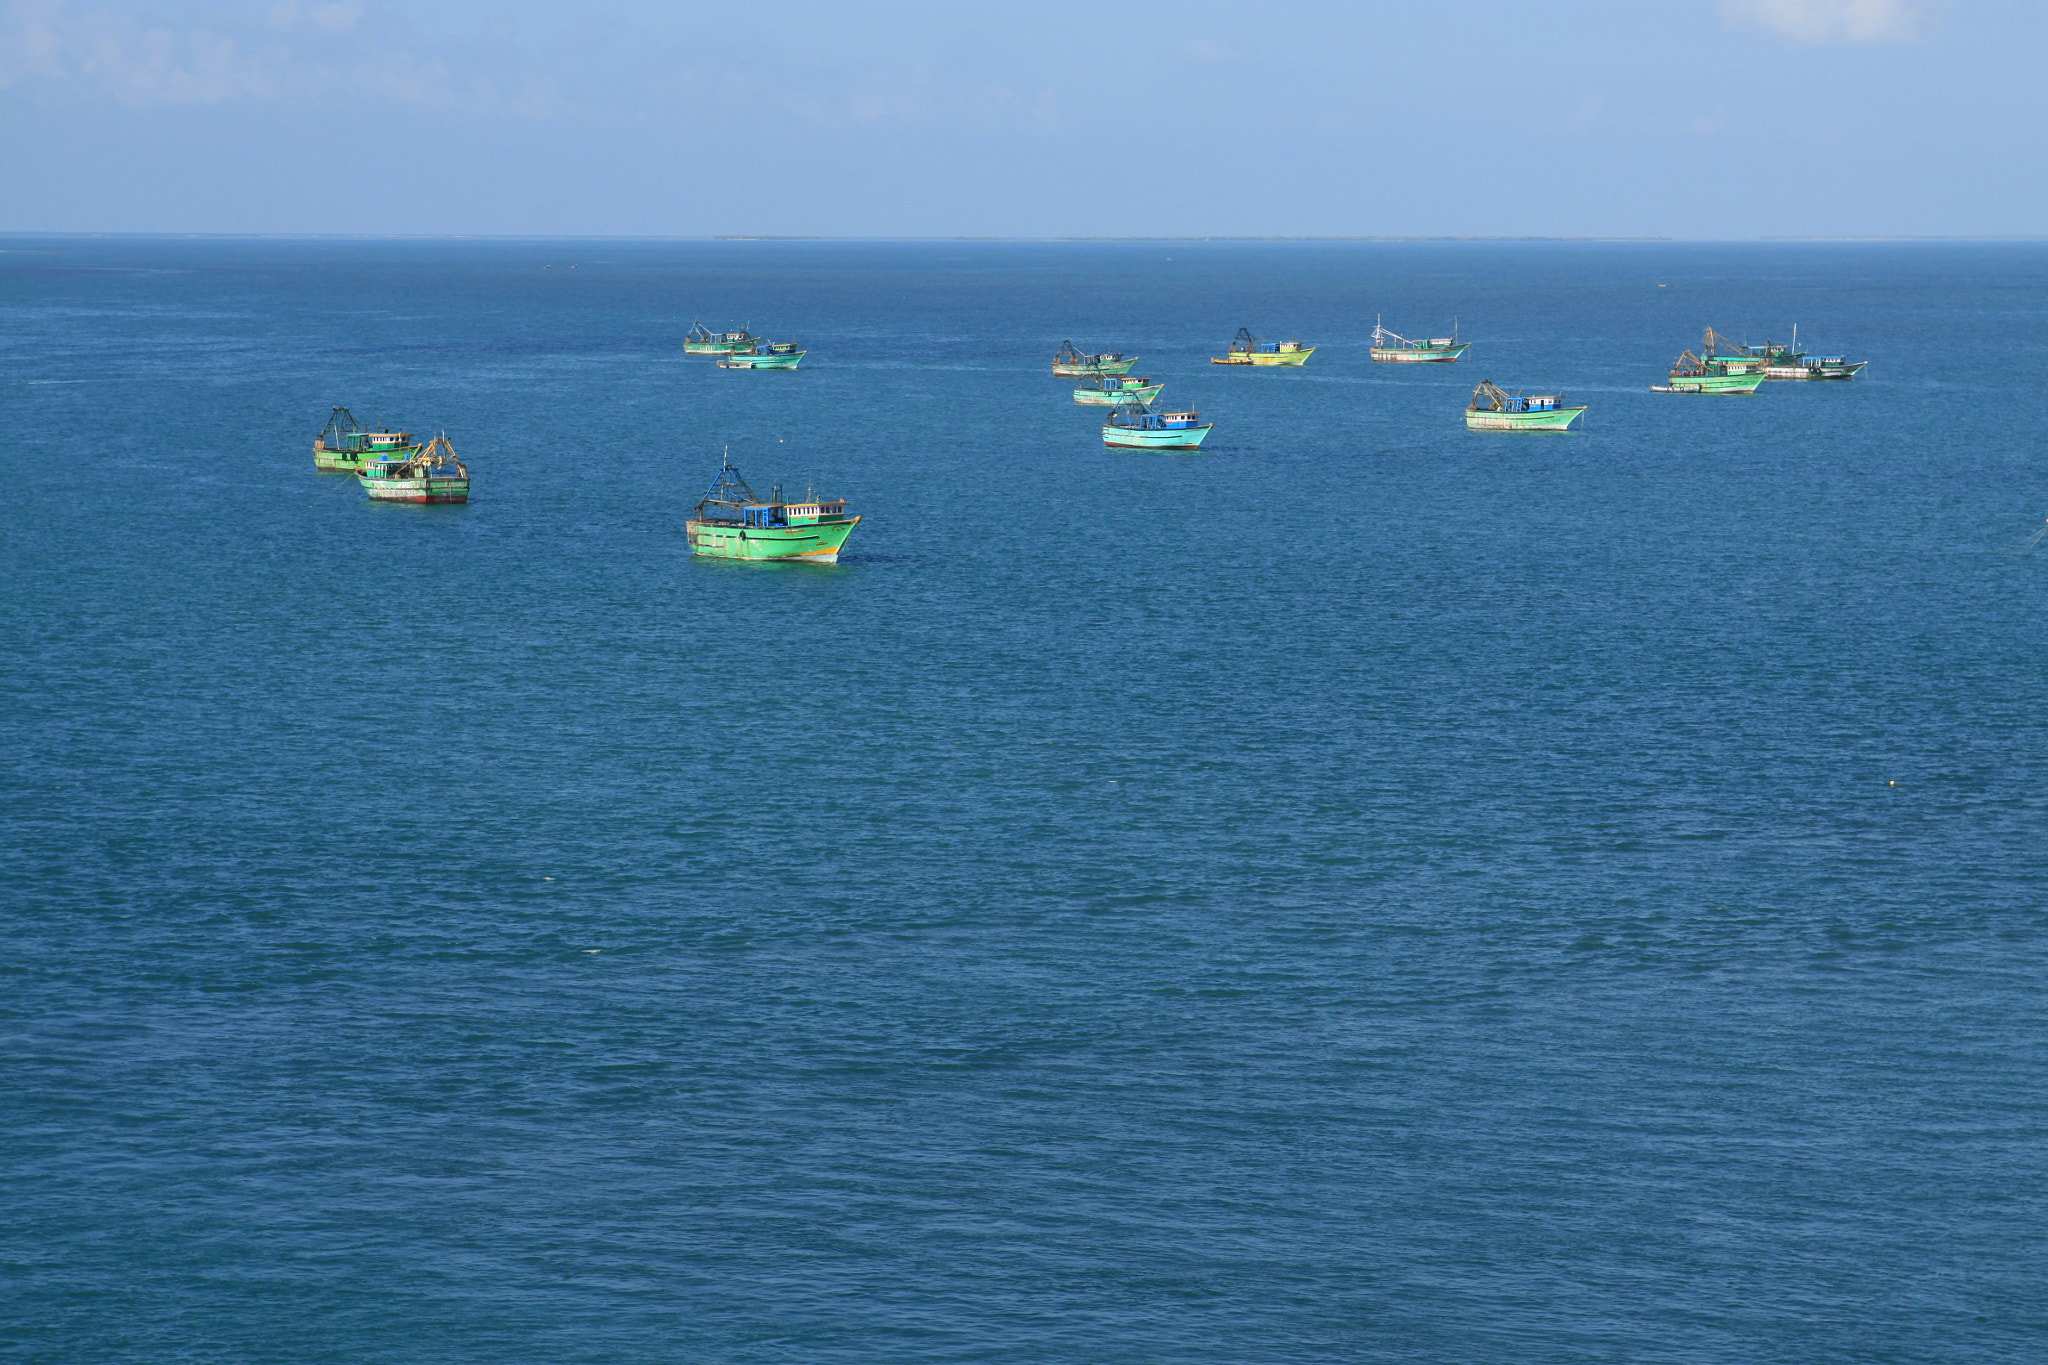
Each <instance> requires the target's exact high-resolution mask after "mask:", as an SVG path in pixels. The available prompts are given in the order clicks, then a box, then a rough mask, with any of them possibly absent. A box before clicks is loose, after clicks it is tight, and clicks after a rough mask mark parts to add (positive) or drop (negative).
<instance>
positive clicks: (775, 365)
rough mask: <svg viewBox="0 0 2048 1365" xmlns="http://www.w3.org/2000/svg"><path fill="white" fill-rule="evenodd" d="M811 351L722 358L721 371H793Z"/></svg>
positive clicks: (719, 363) (720, 362)
mask: <svg viewBox="0 0 2048 1365" xmlns="http://www.w3.org/2000/svg"><path fill="white" fill-rule="evenodd" d="M809 354H810V352H809V351H794V352H792V353H790V354H789V355H729V356H724V357H721V358H720V360H719V362H718V368H720V369H721V370H793V369H795V368H796V367H797V362H798V361H800V360H802V359H803V358H804V357H805V356H807V355H809Z"/></svg>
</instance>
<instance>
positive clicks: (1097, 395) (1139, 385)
mask: <svg viewBox="0 0 2048 1365" xmlns="http://www.w3.org/2000/svg"><path fill="white" fill-rule="evenodd" d="M1165 387H1166V382H1165V381H1164V380H1161V381H1160V382H1159V383H1157V384H1155V383H1153V382H1152V381H1151V380H1149V379H1141V378H1138V377H1137V376H1134V375H1128V374H1092V375H1089V376H1088V377H1087V378H1085V379H1083V380H1082V381H1081V383H1080V386H1079V387H1078V388H1076V389H1075V390H1074V401H1075V402H1076V403H1081V404H1085V405H1087V406H1089V407H1098V408H1100V407H1111V408H1113V407H1115V406H1116V405H1117V404H1118V403H1150V402H1151V401H1152V400H1153V399H1155V398H1157V397H1158V396H1159V391H1160V390H1161V389H1163V388H1165Z"/></svg>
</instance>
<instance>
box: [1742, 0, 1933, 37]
mask: <svg viewBox="0 0 2048 1365" xmlns="http://www.w3.org/2000/svg"><path fill="white" fill-rule="evenodd" d="M1721 19H1722V22H1723V23H1726V24H1728V25H1729V26H1730V27H1732V28H1753V29H1761V30H1763V31H1764V32H1766V33H1774V34H1776V35H1777V36H1778V37H1780V38H1790V39H1791V40H1792V41H1794V42H1798V43H1910V42H1913V41H1914V40H1915V39H1917V38H1919V36H1920V35H1921V33H1922V32H1923V31H1925V29H1926V27H1927V19H1928V15H1927V11H1926V9H1925V7H1924V6H1922V5H1918V4H1914V3H1913V2H1912V0H1721Z"/></svg>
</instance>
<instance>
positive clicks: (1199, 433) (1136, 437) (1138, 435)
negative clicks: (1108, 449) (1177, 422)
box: [1102, 423, 1215, 450]
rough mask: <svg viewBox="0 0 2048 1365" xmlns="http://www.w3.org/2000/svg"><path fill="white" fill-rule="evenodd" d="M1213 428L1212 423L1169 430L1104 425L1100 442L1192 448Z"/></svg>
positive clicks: (1146, 447)
mask: <svg viewBox="0 0 2048 1365" xmlns="http://www.w3.org/2000/svg"><path fill="white" fill-rule="evenodd" d="M1214 429H1215V424H1214V423H1204V424H1203V425H1201V426H1198V427H1177V428H1174V429H1172V430H1170V431H1139V430H1134V429H1133V428H1131V427H1117V426H1105V427H1104V428H1103V429H1102V443H1103V444H1104V445H1106V446H1117V447H1120V448H1122V449H1125V450H1194V449H1196V448H1197V447H1199V446H1200V445H1201V444H1202V442H1203V441H1204V440H1206V439H1207V438H1208V435H1209V433H1210V432H1211V431H1213V430H1214Z"/></svg>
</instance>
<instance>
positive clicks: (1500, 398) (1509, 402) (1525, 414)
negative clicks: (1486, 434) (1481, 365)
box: [1465, 379, 1586, 431]
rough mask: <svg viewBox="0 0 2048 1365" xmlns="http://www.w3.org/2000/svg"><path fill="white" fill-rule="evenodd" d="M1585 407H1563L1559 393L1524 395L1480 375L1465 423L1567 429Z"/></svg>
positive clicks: (1482, 428) (1491, 427)
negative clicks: (1511, 391)
mask: <svg viewBox="0 0 2048 1365" xmlns="http://www.w3.org/2000/svg"><path fill="white" fill-rule="evenodd" d="M1585 411H1586V410H1585V409H1584V408H1583V407H1577V408H1568V407H1566V406H1565V405H1564V395H1563V394H1561V393H1541V394H1529V395H1527V396H1526V397H1525V396H1524V395H1522V394H1521V393H1519V392H1518V393H1509V392H1508V391H1507V390H1505V389H1503V388H1500V387H1498V386H1497V385H1495V384H1494V383H1493V381H1492V380H1489V379H1482V380H1480V381H1479V387H1478V388H1476V389H1474V390H1472V401H1471V402H1470V403H1469V404H1467V405H1466V408H1465V426H1466V427H1467V428H1468V429H1470V430H1472V431H1569V430H1571V425H1572V423H1573V422H1576V421H1578V420H1579V418H1580V417H1581V416H1583V415H1584V413H1585Z"/></svg>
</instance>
